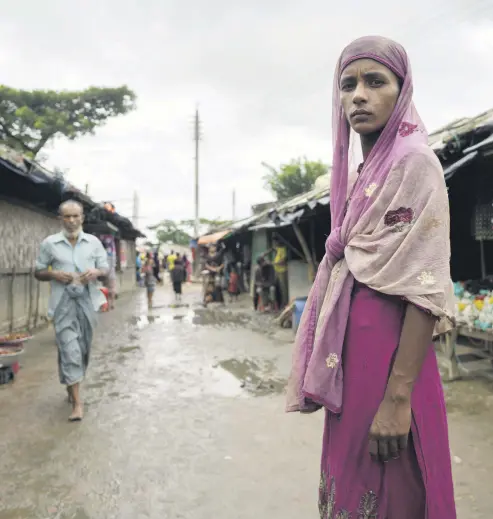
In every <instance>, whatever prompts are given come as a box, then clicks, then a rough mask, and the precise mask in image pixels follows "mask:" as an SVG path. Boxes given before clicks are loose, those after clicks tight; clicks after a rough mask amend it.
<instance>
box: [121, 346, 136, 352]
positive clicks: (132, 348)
mask: <svg viewBox="0 0 493 519" xmlns="http://www.w3.org/2000/svg"><path fill="white" fill-rule="evenodd" d="M135 350H140V346H122V347H121V348H118V351H119V352H120V353H129V352H131V351H135Z"/></svg>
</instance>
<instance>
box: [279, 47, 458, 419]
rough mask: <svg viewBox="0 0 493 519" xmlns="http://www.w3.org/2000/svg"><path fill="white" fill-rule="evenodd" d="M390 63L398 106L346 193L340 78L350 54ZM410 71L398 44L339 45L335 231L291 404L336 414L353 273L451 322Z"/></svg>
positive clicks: (311, 307) (431, 166) (438, 216)
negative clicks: (398, 82)
mask: <svg viewBox="0 0 493 519" xmlns="http://www.w3.org/2000/svg"><path fill="white" fill-rule="evenodd" d="M361 58H370V59H374V60H375V61H378V62H380V63H382V64H383V65H385V66H387V67H388V68H389V69H390V70H392V71H393V72H394V73H395V74H396V75H397V76H398V77H399V78H400V79H401V81H402V87H401V91H400V94H399V98H398V100H397V103H396V106H395V108H394V111H393V113H392V115H391V117H390V119H389V121H388V123H387V125H386V126H385V128H384V130H383V131H382V133H381V135H380V137H379V139H378V141H377V143H376V144H375V146H374V147H373V150H372V151H371V153H370V154H369V156H368V157H367V159H366V160H365V163H364V165H363V168H362V170H361V172H360V175H359V177H358V179H357V180H356V184H355V186H354V188H353V191H352V195H351V198H350V200H348V199H347V196H348V153H349V125H348V122H347V119H346V117H345V115H344V112H343V109H342V106H341V103H340V99H339V98H340V90H339V79H340V76H341V73H342V71H343V70H344V68H345V67H346V66H347V65H348V64H349V63H351V62H352V61H355V60H356V59H361ZM412 92H413V85H412V75H411V69H410V65H409V63H408V58H407V55H406V52H405V50H404V49H403V48H402V47H401V46H400V45H399V44H397V43H395V42H393V41H391V40H388V39H385V38H381V37H366V38H361V39H359V40H356V41H355V42H353V43H352V44H350V45H349V46H348V47H347V48H346V49H345V50H344V51H343V53H342V55H341V57H340V59H339V62H338V65H337V68H336V73H335V78H334V99H333V127H334V130H333V140H334V142H333V149H334V157H333V168H332V178H331V192H330V197H331V200H330V204H331V233H330V236H329V238H328V239H327V242H326V254H325V256H324V258H323V260H322V262H321V264H320V266H319V269H318V272H317V276H316V278H315V282H314V284H313V286H312V289H311V291H310V294H309V297H308V300H307V303H306V306H305V310H304V312H303V316H302V319H301V322H300V326H299V329H298V333H297V336H296V341H295V349H294V353H293V365H292V371H291V375H290V378H289V382H288V395H287V411H301V412H313V411H316V410H317V409H319V408H320V407H322V406H323V407H326V408H327V409H329V410H330V411H332V412H334V413H338V412H341V408H342V394H343V381H344V374H343V366H342V363H341V357H342V349H343V344H344V336H345V331H346V325H347V321H348V316H349V310H350V302H351V292H352V289H353V284H354V280H357V281H358V282H360V283H363V284H365V285H367V286H368V287H370V288H372V289H374V290H376V291H378V292H381V293H384V294H389V295H394V296H399V297H402V298H404V299H406V300H407V301H409V302H410V303H412V304H415V305H417V306H419V307H420V308H422V309H424V310H427V311H429V312H430V313H431V314H433V315H434V316H436V318H437V326H436V330H435V331H436V333H443V332H444V331H446V329H448V328H450V326H451V324H452V323H453V290H452V282H451V279H450V264H449V263H450V239H449V234H450V231H449V206H448V194H447V189H446V186H445V180H444V176H443V170H442V168H441V165H440V162H439V161H438V159H437V158H436V156H435V154H434V153H433V152H432V151H431V150H430V149H429V147H428V145H427V140H428V135H427V132H426V129H425V128H424V125H423V123H422V121H421V119H420V117H419V115H418V113H417V111H416V109H415V107H414V104H413V102H412Z"/></svg>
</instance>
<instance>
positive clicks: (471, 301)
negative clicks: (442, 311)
mask: <svg viewBox="0 0 493 519" xmlns="http://www.w3.org/2000/svg"><path fill="white" fill-rule="evenodd" d="M454 293H455V297H456V305H455V310H456V319H457V325H458V326H467V327H468V328H474V329H477V330H481V331H487V330H492V329H493V279H491V278H487V279H484V280H481V281H466V282H457V283H454Z"/></svg>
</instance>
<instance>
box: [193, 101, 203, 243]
mask: <svg viewBox="0 0 493 519" xmlns="http://www.w3.org/2000/svg"><path fill="white" fill-rule="evenodd" d="M200 125H201V121H200V116H199V109H198V108H197V109H196V110H195V123H194V132H193V133H194V141H195V222H194V234H195V236H194V237H195V238H198V236H199V141H200V138H201V133H200V129H201V128H200Z"/></svg>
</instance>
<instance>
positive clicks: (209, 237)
mask: <svg viewBox="0 0 493 519" xmlns="http://www.w3.org/2000/svg"><path fill="white" fill-rule="evenodd" d="M230 232H231V229H226V230H224V231H218V232H215V233H213V234H206V235H205V236H201V237H200V238H199V245H208V244H209V243H216V242H218V241H219V240H222V239H223V238H224V237H225V236H227V235H228V234H229V233H230Z"/></svg>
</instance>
